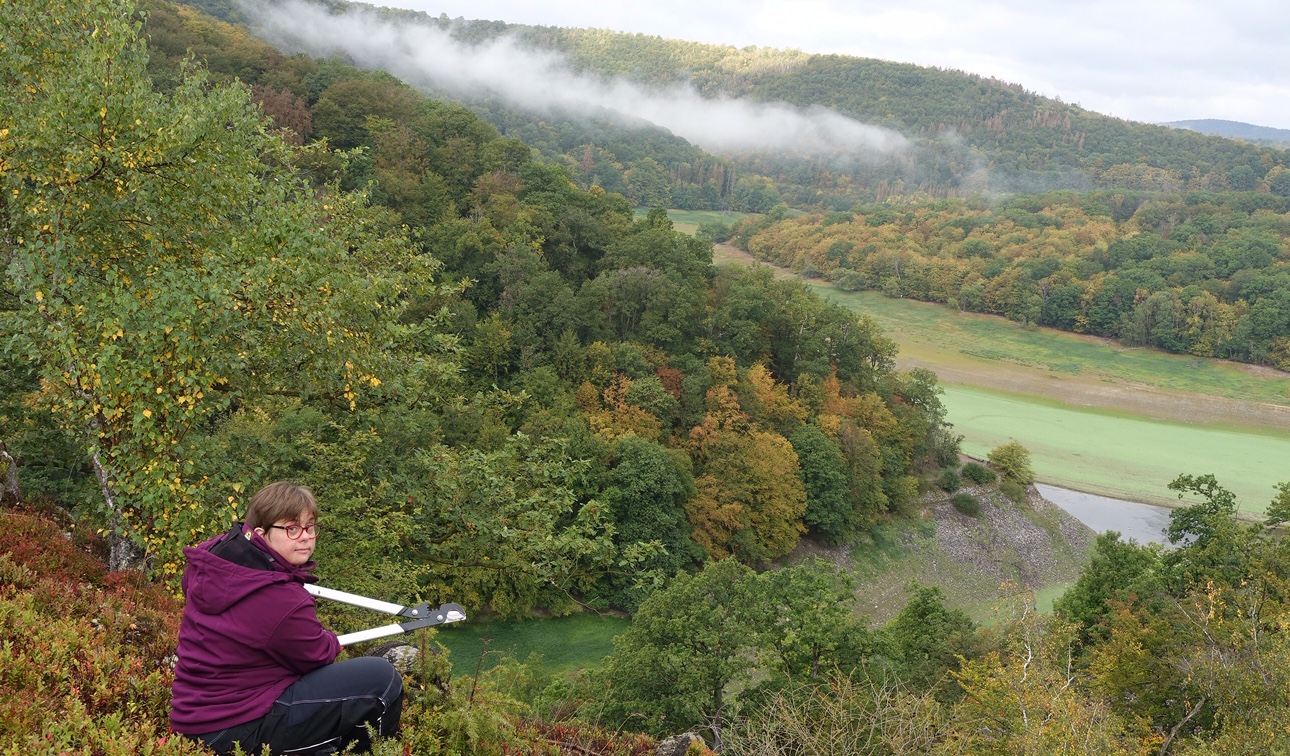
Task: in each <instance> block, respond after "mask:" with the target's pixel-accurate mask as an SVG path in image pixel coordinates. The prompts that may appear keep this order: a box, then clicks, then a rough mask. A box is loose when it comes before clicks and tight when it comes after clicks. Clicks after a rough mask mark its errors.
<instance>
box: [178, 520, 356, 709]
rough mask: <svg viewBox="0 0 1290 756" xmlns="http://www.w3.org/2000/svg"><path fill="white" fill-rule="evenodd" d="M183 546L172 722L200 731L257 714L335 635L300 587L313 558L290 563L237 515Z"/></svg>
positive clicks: (324, 656) (334, 647)
mask: <svg viewBox="0 0 1290 756" xmlns="http://www.w3.org/2000/svg"><path fill="white" fill-rule="evenodd" d="M184 556H186V557H187V558H188V568H187V569H186V570H185V571H184V579H183V588H184V595H185V596H186V597H187V599H188V603H187V604H186V605H185V606H184V615H183V619H182V621H181V623H180V626H179V648H178V651H177V652H176V653H177V655H178V657H179V661H178V663H176V665H175V682H174V684H173V685H172V686H171V703H170V724H171V727H172V728H173V729H174V730H175V732H180V733H183V734H186V735H205V734H208V733H212V732H218V731H220V730H223V729H225V728H227V727H232V726H233V725H237V724H242V723H243V722H249V721H251V720H253V719H258V718H260V717H262V716H264V715H265V714H267V713H269V710H270V709H271V708H273V702H274V701H275V700H276V699H277V698H278V696H280V695H282V691H284V690H286V689H287V687H288V686H290V685H291V684H292V683H294V682H295V681H297V680H299V679H300V677H301V676H302V675H304V674H306V673H308V672H312V671H313V670H315V669H318V668H319V667H322V666H324V665H326V664H330V663H332V662H333V661H335V660H336V655H337V654H339V653H340V644H339V643H337V642H336V635H335V634H334V633H332V632H329V631H328V630H326V629H324V628H323V626H322V623H320V622H319V621H318V615H317V614H316V613H315V612H314V598H313V596H311V595H309V593H308V592H306V591H305V587H304V584H305V583H309V582H313V581H315V580H317V578H315V577H314V576H313V575H310V574H309V571H310V570H312V569H313V568H314V563H313V562H309V563H308V564H306V565H304V567H295V566H293V565H291V564H289V563H288V562H286V561H285V560H283V559H282V558H281V557H279V556H278V555H277V554H276V553H274V551H273V549H272V548H270V547H269V545H268V544H267V543H265V542H264V539H263V538H261V537H260V536H259V535H257V534H255V533H254V532H252V533H251V534H250V536H249V537H248V536H245V535H243V534H242V525H241V524H236V525H234V526H233V527H232V528H231V529H230V530H229V531H228V532H227V533H225V534H224V535H222V536H219V537H217V538H212V539H211V540H209V541H207V542H205V543H203V544H201V545H200V546H197V547H196V548H188V549H184Z"/></svg>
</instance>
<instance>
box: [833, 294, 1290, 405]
mask: <svg viewBox="0 0 1290 756" xmlns="http://www.w3.org/2000/svg"><path fill="white" fill-rule="evenodd" d="M814 288H815V289H816V290H817V291H819V292H820V294H822V295H824V296H826V297H828V298H829V299H832V300H833V301H835V302H838V303H839V304H842V305H845V306H846V307H849V308H850V309H852V310H855V311H856V312H863V313H865V314H867V315H869V316H871V317H872V318H873V319H874V320H876V321H878V323H879V324H880V325H882V328H883V331H884V332H886V334H887V335H888V336H890V337H891V338H892V339H894V340H895V341H896V342H897V343H898V344H900V348H901V354H902V355H905V354H908V355H911V356H933V357H935V358H936V359H937V360H939V361H942V362H945V363H947V364H953V363H956V362H961V361H963V360H965V359H966V360H972V361H984V362H994V363H998V364H1000V365H1015V366H1020V367H1028V368H1033V369H1037V370H1041V371H1046V372H1049V373H1052V374H1053V377H1056V378H1063V377H1076V376H1078V377H1080V378H1084V379H1087V380H1096V381H1101V382H1106V383H1123V384H1140V385H1144V386H1155V387H1159V388H1163V389H1170V390H1173V391H1187V392H1195V393H1200V394H1209V395H1213V396H1222V397H1227V398H1230V399H1240V400H1244V401H1253V402H1268V403H1271V404H1280V405H1283V406H1290V376H1286V375H1285V374H1281V375H1280V376H1279V377H1278V376H1275V375H1274V376H1269V375H1267V373H1268V372H1270V371H1256V370H1252V369H1251V368H1250V367H1249V366H1245V365H1240V364H1237V363H1232V362H1223V361H1220V360H1212V359H1203V358H1199V357H1191V356H1187V355H1178V354H1169V353H1167V352H1162V351H1159V350H1156V349H1146V348H1136V347H1126V346H1123V345H1121V344H1118V343H1115V342H1111V341H1108V340H1106V339H1097V338H1088V337H1082V336H1076V335H1073V334H1069V333H1064V332H1061V331H1057V330H1054V329H1051V328H1036V327H1033V326H1023V325H1021V324H1019V323H1014V322H1012V321H1010V320H1006V319H1004V318H1000V317H995V316H992V315H978V314H972V313H960V312H956V311H954V310H951V309H950V308H948V307H944V306H941V305H935V304H929V303H927V302H917V301H914V300H910V299H892V298H889V297H886V296H883V295H882V294H880V293H878V292H872V291H862V292H844V291H842V290H840V289H838V288H836V287H834V286H832V285H828V284H814Z"/></svg>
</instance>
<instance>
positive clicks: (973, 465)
mask: <svg viewBox="0 0 1290 756" xmlns="http://www.w3.org/2000/svg"><path fill="white" fill-rule="evenodd" d="M963 477H964V478H967V479H968V480H970V481H972V482H973V483H976V484H977V485H986V484H988V483H993V482H994V480H995V474H994V471H993V470H991V469H990V468H988V467H986V466H985V465H983V464H981V463H980V462H969V463H967V464H966V465H963Z"/></svg>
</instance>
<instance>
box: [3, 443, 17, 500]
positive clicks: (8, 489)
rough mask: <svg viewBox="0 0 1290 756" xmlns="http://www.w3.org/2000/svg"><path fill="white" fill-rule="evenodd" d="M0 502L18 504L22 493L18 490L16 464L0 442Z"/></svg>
mask: <svg viewBox="0 0 1290 756" xmlns="http://www.w3.org/2000/svg"><path fill="white" fill-rule="evenodd" d="M0 472H2V473H3V476H0V477H2V478H3V479H2V480H0V502H7V501H12V502H14V503H17V502H18V499H19V498H20V497H21V495H22V491H21V490H20V489H19V488H18V462H17V460H15V459H14V458H13V457H12V456H10V454H9V448H8V447H7V446H5V445H4V441H0Z"/></svg>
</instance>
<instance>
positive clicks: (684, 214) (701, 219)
mask: <svg viewBox="0 0 1290 756" xmlns="http://www.w3.org/2000/svg"><path fill="white" fill-rule="evenodd" d="M635 212H636V219H637V220H640V219H641V218H644V217H645V216H647V215H649V208H648V207H638V208H636V211H635ZM748 215H749V214H748V213H735V212H730V211H724V212H723V211H721V210H668V211H667V217H668V219H669V220H671V221H672V227H673V228H675V229H676V230H677V231H680V232H681V233H683V234H693V233H694V232H695V231H698V230H699V226H700V225H702V224H704V223H712V222H714V221H717V222H721V223H725V224H726V225H730V224H732V223H734V222H735V221H737V220H742V219H743V218H746V217H748Z"/></svg>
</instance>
